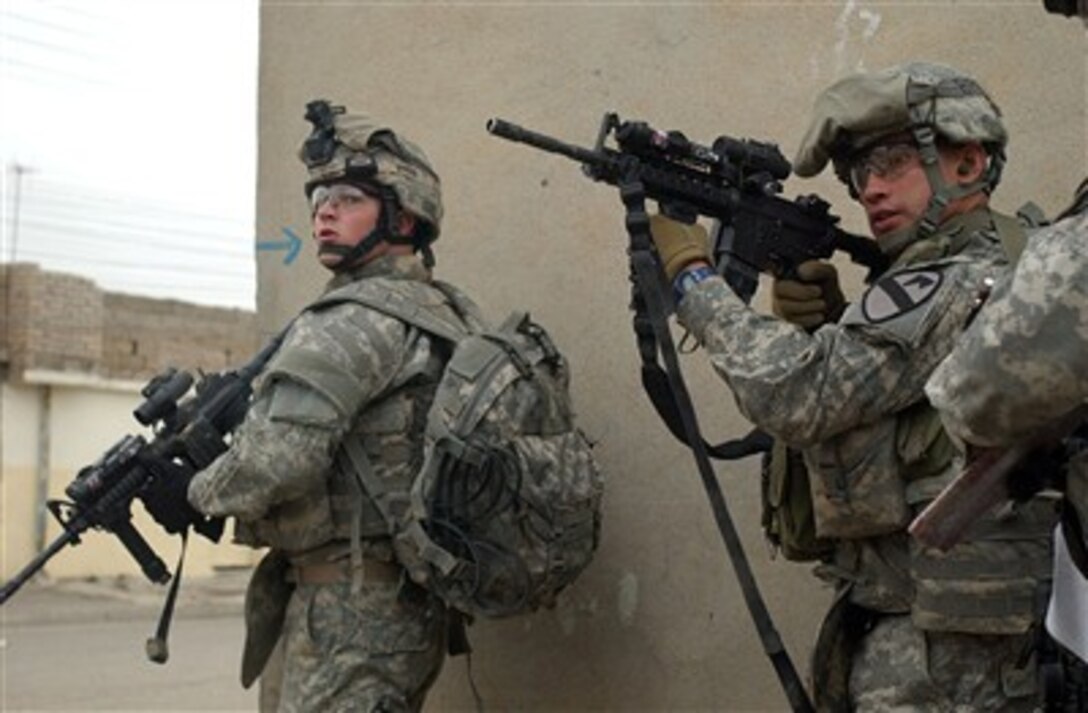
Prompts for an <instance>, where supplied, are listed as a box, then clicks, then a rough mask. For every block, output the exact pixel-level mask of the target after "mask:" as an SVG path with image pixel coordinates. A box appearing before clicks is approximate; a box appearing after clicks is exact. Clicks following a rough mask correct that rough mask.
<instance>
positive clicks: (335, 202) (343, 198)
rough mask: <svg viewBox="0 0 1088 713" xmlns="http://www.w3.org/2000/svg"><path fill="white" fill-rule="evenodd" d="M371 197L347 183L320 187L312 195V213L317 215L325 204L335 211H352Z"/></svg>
mask: <svg viewBox="0 0 1088 713" xmlns="http://www.w3.org/2000/svg"><path fill="white" fill-rule="evenodd" d="M370 197H371V196H370V194H369V193H367V192H366V191H364V190H363V189H362V188H359V187H358V186H352V185H349V184H347V183H333V184H332V185H328V186H318V187H317V188H315V189H314V192H313V193H311V194H310V213H311V214H314V215H316V214H317V211H319V210H320V209H321V208H322V207H323V206H324V205H325V204H328V205H329V206H331V207H332V208H333V210H338V211H339V210H343V209H350V208H353V207H355V206H357V205H361V204H362V203H364V202H365V201H366V199H367V198H370Z"/></svg>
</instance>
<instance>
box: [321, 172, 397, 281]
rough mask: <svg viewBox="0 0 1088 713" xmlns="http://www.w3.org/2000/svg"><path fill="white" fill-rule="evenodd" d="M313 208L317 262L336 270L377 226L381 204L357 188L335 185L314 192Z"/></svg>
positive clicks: (341, 184) (342, 184) (340, 184)
mask: <svg viewBox="0 0 1088 713" xmlns="http://www.w3.org/2000/svg"><path fill="white" fill-rule="evenodd" d="M311 208H312V210H313V236H314V241H315V242H316V243H317V259H318V261H320V262H321V264H322V265H323V266H325V267H326V268H333V267H336V266H337V265H338V264H339V263H340V260H341V259H342V256H343V254H344V253H345V252H347V250H349V249H351V248H352V247H354V246H355V245H357V244H358V243H359V241H361V240H362V239H363V238H364V237H366V236H367V235H369V234H370V232H371V231H372V230H374V228H375V227H376V226H377V225H378V218H379V216H380V215H381V211H382V204H381V201H380V200H379V199H378V198H376V197H375V196H372V195H370V194H369V193H367V192H366V191H364V190H362V189H361V188H359V187H358V186H353V185H350V184H347V183H334V184H331V185H328V186H319V187H318V188H316V189H315V190H314V193H313V196H312V197H311Z"/></svg>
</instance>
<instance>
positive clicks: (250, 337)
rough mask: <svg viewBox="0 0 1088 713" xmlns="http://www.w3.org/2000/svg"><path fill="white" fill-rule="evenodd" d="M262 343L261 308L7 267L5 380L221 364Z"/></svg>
mask: <svg viewBox="0 0 1088 713" xmlns="http://www.w3.org/2000/svg"><path fill="white" fill-rule="evenodd" d="M256 348H257V332H256V326H255V315H254V313H253V312H248V311H245V310H239V309H222V308H217V307H203V306H200V305H194V304H190V303H187V302H181V301H178V300H163V299H152V298H148V297H138V296H133V295H125V294H118V293H112V292H105V291H103V290H101V289H99V287H98V286H97V285H96V284H95V283H94V282H92V281H91V280H88V279H86V278H83V277H78V276H76V275H69V274H65V273H59V272H50V271H46V270H42V269H41V268H39V267H38V266H37V265H34V264H29V263H15V264H11V265H3V266H0V362H2V363H3V368H4V374H5V376H4V378H5V380H8V379H11V380H12V381H14V382H16V383H18V382H20V381H22V380H24V378H25V374H26V373H27V372H33V371H43V370H44V371H53V372H68V373H78V374H86V375H93V376H96V377H99V378H103V379H123V380H146V379H147V378H149V377H151V376H153V375H154V374H155V373H156V372H158V371H159V370H161V369H163V368H165V367H167V366H179V367H184V368H187V369H188V368H200V369H204V370H206V371H219V370H222V369H224V368H228V367H231V366H236V365H237V364H238V363H239V362H241V361H245V359H246V358H248V356H249V355H251V354H252V353H253V352H255V351H256Z"/></svg>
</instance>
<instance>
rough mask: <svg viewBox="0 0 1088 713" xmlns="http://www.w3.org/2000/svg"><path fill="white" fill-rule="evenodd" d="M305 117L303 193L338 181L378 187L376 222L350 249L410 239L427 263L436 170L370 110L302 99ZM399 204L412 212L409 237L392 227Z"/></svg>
mask: <svg viewBox="0 0 1088 713" xmlns="http://www.w3.org/2000/svg"><path fill="white" fill-rule="evenodd" d="M306 120H307V121H309V122H310V123H311V124H313V131H312V132H311V133H310V135H309V137H307V139H306V140H305V141H304V142H303V144H302V147H301V148H300V149H299V158H301V159H302V162H303V163H305V164H306V168H307V170H308V172H309V180H308V181H307V182H306V186H305V190H306V197H307V198H309V197H310V196H311V194H312V193H313V191H314V189H316V188H317V187H318V186H320V185H324V184H328V183H333V182H338V181H346V182H350V183H357V184H360V185H363V186H367V187H369V188H371V189H376V190H378V191H379V192H380V193H381V196H380V197H381V200H382V219H381V221H380V224H379V226H378V228H377V229H376V230H375V231H374V233H371V235H369V236H367V237H366V238H365V239H364V240H363V242H362V243H360V245H359V246H358V250H357V251H356V252H355V255H361V254H365V253H366V252H367V251H368V250H369V249H370V248H371V247H373V246H374V245H375V244H377V243H378V242H379V241H381V240H387V241H389V242H391V243H402V244H403V243H410V244H411V245H412V246H413V247H414V248H415V249H416V250H417V251H420V252H422V253H423V256H424V261H425V262H426V263H427V265H433V264H434V256H433V254H432V253H431V250H430V245H431V243H433V242H434V241H435V240H437V239H438V235H439V233H440V232H441V226H442V190H441V182H440V180H439V178H438V174H437V173H436V172H435V170H434V168H433V167H432V166H431V163H430V161H429V160H428V158H427V155H426V154H425V153H423V150H422V149H420V148H419V147H418V146H416V145H415V144H414V143H412V142H411V141H408V140H407V139H405V138H404V137H403V136H399V135H398V134H397V133H396V132H394V131H393V130H392V129H390V128H387V127H383V126H381V125H380V124H379V123H377V122H376V121H375V120H374V119H372V118H370V117H369V116H366V115H364V114H349V113H347V111H346V109H345V108H344V107H343V106H336V105H333V104H330V103H329V102H328V101H326V100H324V99H315V100H314V101H311V102H309V103H308V104H307V105H306ZM398 206H399V207H401V208H403V209H404V210H406V211H408V212H409V213H412V214H413V215H414V216H415V217H416V230H415V232H414V233H413V235H412V236H410V237H408V238H404V237H401V236H398V235H396V233H395V231H394V230H393V220H394V217H395V215H396V208H397V207H398ZM364 243H365V244H366V245H365V247H364V245H363V244H364ZM347 262H349V261H348V260H345V261H344V263H345V264H346V263H347Z"/></svg>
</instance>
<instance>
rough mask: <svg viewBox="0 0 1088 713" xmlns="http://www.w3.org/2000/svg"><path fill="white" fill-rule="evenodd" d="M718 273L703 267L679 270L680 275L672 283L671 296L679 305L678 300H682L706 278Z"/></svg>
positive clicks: (710, 268)
mask: <svg viewBox="0 0 1088 713" xmlns="http://www.w3.org/2000/svg"><path fill="white" fill-rule="evenodd" d="M717 274H718V273H716V272H714V268H712V267H707V266H706V265H703V266H701V267H694V268H689V269H687V270H681V271H680V274H679V275H677V276H676V277H675V278H673V281H672V296H673V299H675V300H676V303H677V304H680V300H682V299H684V295H685V294H687V291H688V290H690V289H691V288H692V287H695V286H696V285H698V284H699V283H700V282H702V281H703V280H705V279H707V278H708V277H713V276H714V275H717Z"/></svg>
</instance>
